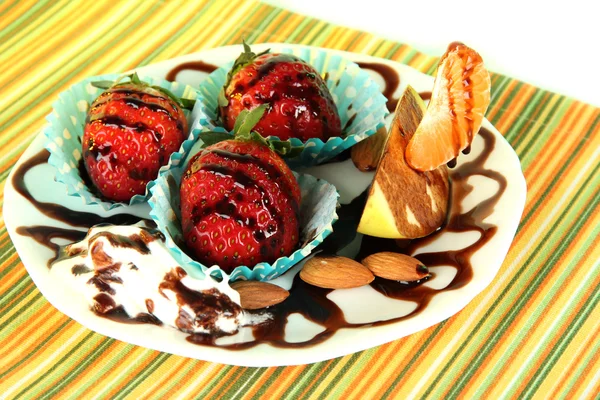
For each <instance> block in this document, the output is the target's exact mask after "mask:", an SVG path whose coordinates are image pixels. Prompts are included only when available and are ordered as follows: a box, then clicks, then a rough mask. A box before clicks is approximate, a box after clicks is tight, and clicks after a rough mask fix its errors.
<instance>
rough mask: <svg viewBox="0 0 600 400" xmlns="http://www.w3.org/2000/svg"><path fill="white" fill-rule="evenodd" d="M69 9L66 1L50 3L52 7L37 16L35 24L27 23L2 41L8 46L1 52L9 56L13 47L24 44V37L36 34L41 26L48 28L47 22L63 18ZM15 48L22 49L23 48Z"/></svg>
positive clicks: (0, 51) (0, 50)
mask: <svg viewBox="0 0 600 400" xmlns="http://www.w3.org/2000/svg"><path fill="white" fill-rule="evenodd" d="M67 4H68V3H67ZM55 9H57V10H55ZM67 10H68V7H67V6H65V4H64V2H62V3H61V2H58V1H55V2H52V3H50V8H49V9H48V10H47V11H46V12H44V14H42V15H41V17H40V18H36V19H35V20H34V24H35V25H34V24H31V25H29V24H28V25H26V28H25V29H22V30H19V33H17V34H15V35H12V36H11V37H10V39H8V40H7V41H6V42H4V43H2V45H3V46H6V45H8V46H7V47H6V48H0V53H3V54H4V55H5V56H7V55H8V54H9V50H11V49H13V48H14V47H15V46H19V45H21V46H22V45H23V43H22V41H23V40H25V39H24V38H26V37H27V36H31V35H34V34H36V33H37V32H38V30H40V28H46V24H50V23H51V22H52V21H54V20H56V19H59V18H62V16H63V15H64V14H67ZM15 50H16V51H22V49H15ZM13 55H14V54H13Z"/></svg>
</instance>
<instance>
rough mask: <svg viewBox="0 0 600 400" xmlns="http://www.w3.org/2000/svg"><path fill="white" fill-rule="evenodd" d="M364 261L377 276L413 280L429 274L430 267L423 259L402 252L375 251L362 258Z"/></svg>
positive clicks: (396, 279)
mask: <svg viewBox="0 0 600 400" xmlns="http://www.w3.org/2000/svg"><path fill="white" fill-rule="evenodd" d="M362 263H363V264H364V265H365V266H366V267H367V268H369V270H371V272H372V273H373V274H374V275H375V276H378V277H380V278H383V279H389V280H392V281H404V282H413V281H418V280H419V279H423V278H425V277H426V276H428V275H429V269H427V267H426V266H425V265H423V263H422V262H421V261H419V260H417V259H416V258H414V257H411V256H407V255H406V254H401V253H392V252H389V251H384V252H381V253H375V254H372V255H370V256H368V257H366V258H365V259H364V260H362Z"/></svg>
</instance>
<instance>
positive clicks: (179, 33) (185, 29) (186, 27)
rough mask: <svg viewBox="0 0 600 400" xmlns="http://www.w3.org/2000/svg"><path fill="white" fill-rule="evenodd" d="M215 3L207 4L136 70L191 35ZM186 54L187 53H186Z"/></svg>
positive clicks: (212, 0) (212, 1)
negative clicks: (192, 29) (198, 22)
mask: <svg viewBox="0 0 600 400" xmlns="http://www.w3.org/2000/svg"><path fill="white" fill-rule="evenodd" d="M214 3H215V2H214V0H211V1H209V2H208V3H207V5H206V6H205V7H203V8H202V9H201V10H200V11H199V12H197V13H196V14H194V16H193V17H192V18H191V19H190V20H189V21H188V22H186V24H185V25H184V26H183V27H182V28H181V29H179V30H178V31H177V32H176V33H175V34H174V35H173V36H170V37H169V38H168V39H167V40H166V41H165V42H164V43H162V44H161V45H160V46H158V47H157V48H156V49H155V50H154V51H153V52H152V53H150V55H148V56H147V57H146V58H144V59H143V60H142V61H141V62H140V63H139V65H138V66H137V67H136V68H139V67H143V66H144V65H147V64H149V63H150V62H152V61H153V60H154V59H155V58H156V56H157V55H159V54H160V53H162V52H163V51H164V50H165V49H166V48H167V47H169V46H170V45H171V44H172V43H173V42H175V41H176V40H177V39H179V38H180V37H181V36H182V35H185V34H189V32H188V30H189V29H190V27H191V26H192V25H193V24H194V23H195V22H196V21H198V19H200V18H201V17H203V16H204V14H206V11H207V10H208V9H209V7H210V6H212V5H213V4H214ZM160 23H162V22H159V24H160ZM190 36H193V35H190ZM190 40H191V39H190ZM184 53H185V51H184Z"/></svg>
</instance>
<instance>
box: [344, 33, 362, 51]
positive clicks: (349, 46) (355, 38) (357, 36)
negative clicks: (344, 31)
mask: <svg viewBox="0 0 600 400" xmlns="http://www.w3.org/2000/svg"><path fill="white" fill-rule="evenodd" d="M361 37H363V33H362V32H361V31H356V32H354V37H353V38H352V39H351V40H350V43H348V45H347V46H346V47H345V48H344V50H346V51H349V50H350V49H351V48H352V46H354V45H355V44H356V42H358V39H360V38H361Z"/></svg>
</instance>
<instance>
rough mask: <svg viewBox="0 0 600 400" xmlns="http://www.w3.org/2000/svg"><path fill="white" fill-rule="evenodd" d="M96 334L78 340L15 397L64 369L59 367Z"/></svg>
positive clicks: (92, 333)
mask: <svg viewBox="0 0 600 400" xmlns="http://www.w3.org/2000/svg"><path fill="white" fill-rule="evenodd" d="M94 336H97V334H96V333H94V332H89V333H88V334H87V335H86V336H85V337H84V338H83V339H82V340H81V341H78V342H77V343H76V344H74V345H73V347H72V348H71V349H70V350H69V351H68V352H67V353H66V354H65V355H64V356H62V357H61V358H60V360H59V361H58V362H56V363H54V364H53V365H52V367H50V369H48V370H47V371H46V372H45V373H44V374H42V375H40V376H39V377H38V378H37V379H36V380H35V381H33V382H32V383H30V384H29V385H27V386H26V387H25V388H24V389H23V390H22V391H21V392H19V394H17V395H16V396H15V398H17V399H20V398H23V395H24V394H25V393H27V392H29V391H30V390H32V389H34V388H35V387H36V386H37V385H39V384H41V383H42V382H43V381H44V380H45V379H46V378H47V377H49V376H51V375H52V374H53V373H55V372H56V371H62V370H63V369H62V368H59V367H60V366H62V364H64V363H66V362H67V361H69V360H71V358H72V357H73V356H74V355H75V354H78V350H79V349H80V348H81V347H83V345H84V344H86V343H87V342H88V341H89V340H90V339H92V338H93V337H94ZM106 340H112V339H106ZM41 389H42V388H38V391H37V392H35V394H38V393H39V391H40V390H41Z"/></svg>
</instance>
